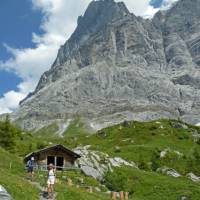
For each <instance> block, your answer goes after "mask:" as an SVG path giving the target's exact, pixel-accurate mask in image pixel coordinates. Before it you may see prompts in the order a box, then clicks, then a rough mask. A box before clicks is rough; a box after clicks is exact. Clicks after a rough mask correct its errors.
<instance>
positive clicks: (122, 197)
mask: <svg viewBox="0 0 200 200" xmlns="http://www.w3.org/2000/svg"><path fill="white" fill-rule="evenodd" d="M119 194H120V200H124V192H123V191H121V192H120V193H119Z"/></svg>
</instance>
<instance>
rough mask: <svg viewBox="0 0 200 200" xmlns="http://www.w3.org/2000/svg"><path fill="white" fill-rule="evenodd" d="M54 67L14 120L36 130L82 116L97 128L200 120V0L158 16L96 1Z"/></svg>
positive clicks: (109, 1)
mask: <svg viewBox="0 0 200 200" xmlns="http://www.w3.org/2000/svg"><path fill="white" fill-rule="evenodd" d="M77 23H78V25H77V28H76V30H75V32H74V33H73V34H72V36H71V38H70V39H69V40H68V41H66V43H65V44H64V45H63V46H61V48H60V50H59V52H58V55H57V58H56V60H55V62H54V63H53V65H52V67H51V69H50V70H49V71H47V72H45V73H44V74H43V75H42V77H41V79H40V81H39V83H38V86H37V88H36V90H35V91H34V92H33V93H32V94H31V95H29V96H28V98H26V99H25V100H24V101H22V103H21V105H20V108H19V109H18V110H17V111H16V112H15V113H14V114H13V116H12V117H13V120H15V121H16V122H17V123H19V124H20V125H21V126H22V127H23V128H26V129H29V130H30V129H35V128H39V127H42V126H44V125H47V124H49V123H52V122H53V121H55V120H60V119H66V120H69V119H73V118H77V117H79V118H82V119H83V120H84V122H85V123H87V124H88V125H89V126H91V127H92V128H93V129H100V128H102V127H106V126H108V125H112V124H115V123H119V122H121V121H124V120H142V121H146V120H152V119H157V118H182V119H183V120H185V121H187V122H190V123H193V124H196V123H199V121H200V120H199V119H200V99H199V96H200V0H190V1H188V0H180V1H179V2H178V3H176V4H175V5H174V6H173V7H172V8H171V9H170V10H167V11H164V12H161V11H159V12H158V13H157V14H156V15H155V17H154V18H153V19H152V20H146V19H143V18H140V17H136V16H135V15H134V14H132V13H130V12H129V11H128V9H127V8H126V6H125V4H124V3H116V2H114V1H113V0H99V1H92V2H91V4H90V5H89V7H88V9H87V10H86V12H85V14H84V16H80V17H79V18H78V22H77Z"/></svg>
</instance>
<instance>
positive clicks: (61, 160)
mask: <svg viewBox="0 0 200 200" xmlns="http://www.w3.org/2000/svg"><path fill="white" fill-rule="evenodd" d="M56 162H57V169H58V170H59V169H60V170H62V167H63V165H64V158H63V157H57V160H56Z"/></svg>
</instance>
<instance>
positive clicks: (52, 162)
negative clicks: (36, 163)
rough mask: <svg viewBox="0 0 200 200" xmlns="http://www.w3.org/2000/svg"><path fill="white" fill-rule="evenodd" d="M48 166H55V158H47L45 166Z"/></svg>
mask: <svg viewBox="0 0 200 200" xmlns="http://www.w3.org/2000/svg"><path fill="white" fill-rule="evenodd" d="M49 164H53V165H55V157H54V156H48V157H47V165H49Z"/></svg>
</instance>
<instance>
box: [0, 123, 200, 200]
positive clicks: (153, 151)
mask: <svg viewBox="0 0 200 200" xmlns="http://www.w3.org/2000/svg"><path fill="white" fill-rule="evenodd" d="M77 124H78V125H77ZM52 127H53V129H54V128H55V126H52ZM52 127H47V129H45V128H44V129H43V130H40V132H39V133H38V134H36V135H33V134H31V133H23V132H21V133H20V134H17V136H16V137H15V140H14V143H13V147H12V148H10V149H8V151H10V152H12V153H9V152H8V151H5V150H3V149H2V148H0V177H1V179H0V184H2V185H4V186H5V187H6V189H7V190H8V191H9V192H10V193H11V194H12V195H13V197H15V199H17V200H18V199H26V198H27V200H28V199H33V200H34V199H38V194H39V191H38V189H37V188H36V187H34V186H32V185H31V184H30V183H29V182H28V181H26V180H25V178H24V177H25V175H26V173H25V171H24V167H23V164H22V159H21V158H20V157H22V156H24V155H25V154H26V153H29V152H31V151H34V150H36V149H40V148H43V147H45V146H48V145H52V144H58V143H60V144H64V145H66V146H67V147H69V148H74V147H76V146H79V145H91V149H93V150H98V151H102V152H105V153H108V154H109V156H111V157H122V158H123V159H126V160H128V161H134V162H135V163H137V165H138V166H139V169H133V168H124V167H123V168H116V169H114V171H113V172H108V173H107V174H106V176H105V181H104V184H106V186H107V187H108V188H109V189H110V190H115V191H120V190H125V191H129V192H130V194H131V197H130V199H134V200H165V199H166V200H179V199H181V198H182V197H186V198H187V199H188V200H198V199H199V196H200V184H199V183H194V182H192V181H191V180H189V179H188V178H186V177H184V175H186V174H187V173H189V172H193V173H195V174H196V175H199V176H200V140H199V138H198V136H199V134H200V129H199V128H197V127H194V126H191V125H188V124H185V123H182V122H179V121H174V120H159V121H153V122H145V123H142V122H124V123H122V124H119V125H116V126H112V127H108V128H105V129H103V130H101V131H98V132H97V133H96V134H93V135H91V134H90V133H88V134H87V132H86V131H85V129H84V128H82V127H84V125H83V124H82V123H79V122H78V121H76V122H73V123H72V124H71V125H70V126H69V129H68V131H66V132H65V134H64V138H59V137H56V136H55V134H54V131H53V129H51V128H52ZM55 130H56V129H55ZM48 132H49V133H50V135H49V136H48ZM73 132H75V134H73ZM43 133H44V134H43ZM47 136H48V137H47ZM162 152H165V156H163V157H161V156H160V155H161V154H162ZM11 162H12V168H11V169H10V163H11ZM13 163H14V164H13ZM163 166H167V167H169V168H173V169H175V170H177V171H178V172H179V173H181V174H182V175H183V177H181V178H174V177H169V176H167V175H163V174H161V173H158V172H157V169H158V168H160V167H163ZM10 177H11V178H10ZM66 177H71V179H72V180H73V182H74V183H75V185H74V186H73V187H71V188H69V187H67V186H66ZM80 177H81V178H83V179H84V182H85V183H84V185H80V184H79V183H78V182H77V180H78V178H80ZM36 179H37V181H38V182H39V183H40V184H41V185H46V177H45V175H44V174H37V178H36ZM58 179H59V183H57V185H56V191H57V194H58V196H57V199H58V200H64V199H69V200H70V199H71V200H72V199H73V200H78V199H80V200H85V199H87V200H98V199H99V200H103V199H105V200H106V199H109V196H108V195H105V194H104V193H98V192H95V193H94V194H89V193H88V192H86V190H85V188H86V187H87V186H93V187H101V184H100V183H99V182H97V181H95V180H94V179H92V178H89V177H85V176H84V175H83V174H81V173H80V172H73V171H72V172H69V171H68V172H67V173H65V174H60V175H58ZM77 186H78V187H77ZM102 191H103V189H102ZM105 191H106V188H105Z"/></svg>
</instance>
